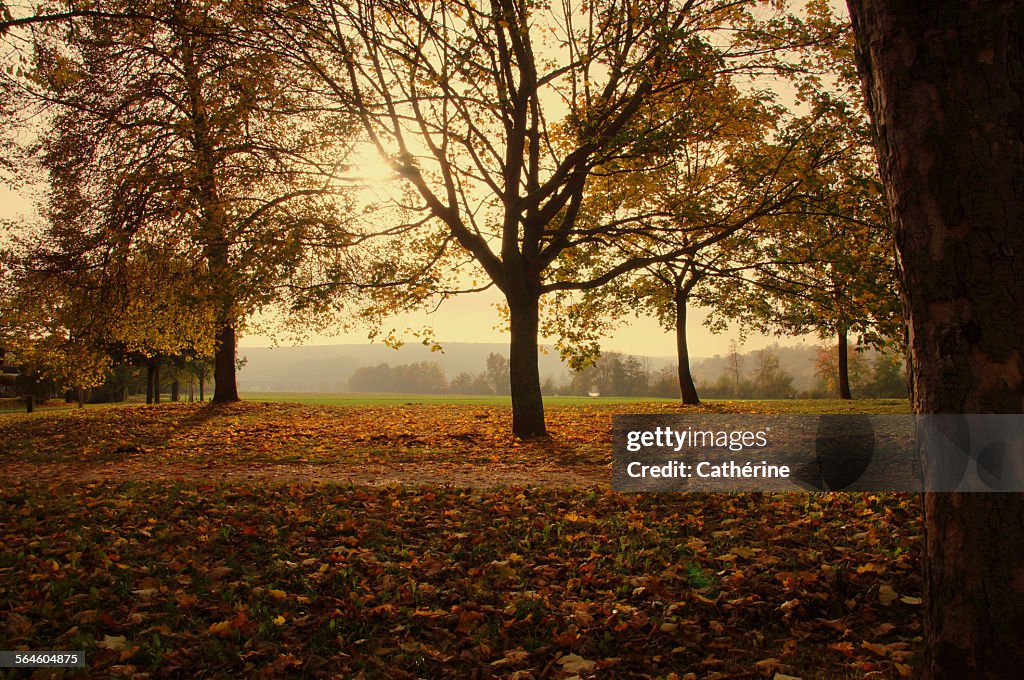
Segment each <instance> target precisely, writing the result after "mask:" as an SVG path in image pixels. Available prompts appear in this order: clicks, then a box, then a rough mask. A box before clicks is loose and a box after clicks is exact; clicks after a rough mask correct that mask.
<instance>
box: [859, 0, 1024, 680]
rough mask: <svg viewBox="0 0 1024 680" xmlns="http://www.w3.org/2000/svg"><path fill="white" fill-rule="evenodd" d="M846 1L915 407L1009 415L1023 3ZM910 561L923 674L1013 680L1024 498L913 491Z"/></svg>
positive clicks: (1016, 374) (1023, 603) (1020, 610)
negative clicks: (915, 553) (915, 517)
mask: <svg viewBox="0 0 1024 680" xmlns="http://www.w3.org/2000/svg"><path fill="white" fill-rule="evenodd" d="M849 4H850V10H851V14H852V16H853V22H854V30H855V33H856V36H857V43H858V58H859V62H860V64H859V66H860V69H861V75H862V78H863V81H864V89H865V95H866V98H867V102H868V108H869V111H870V112H871V115H872V122H873V125H874V128H875V132H876V136H877V145H878V156H879V162H880V166H881V172H882V178H883V180H884V182H885V185H886V191H887V193H888V196H889V200H890V205H891V207H892V213H893V218H894V224H895V233H896V247H897V250H898V252H899V255H900V259H901V262H902V270H903V271H902V277H903V285H904V289H905V306H906V310H907V314H908V320H909V324H910V328H909V332H910V335H909V339H910V360H909V369H910V374H911V376H912V387H913V395H912V399H913V405H914V410H915V411H917V412H920V413H1021V412H1022V410H1024V314H1021V310H1022V309H1024V274H1022V272H1024V153H1022V130H1024V47H1022V46H1024V3H1021V2H1019V0H976V1H975V2H971V3H967V2H956V1H954V0H944V1H941V2H936V3H934V4H929V3H921V2H918V1H917V0H849ZM923 454H924V455H926V456H927V455H928V452H927V451H924V452H923ZM923 558H924V574H925V597H926V616H925V650H926V651H925V654H926V658H925V662H924V664H923V673H924V677H926V678H950V679H951V680H952V679H954V678H1017V677H1020V674H1021V672H1022V669H1024V494H1020V493H990V494H981V493H978V494H960V493H950V494H939V493H928V494H926V495H925V545H924V555H923Z"/></svg>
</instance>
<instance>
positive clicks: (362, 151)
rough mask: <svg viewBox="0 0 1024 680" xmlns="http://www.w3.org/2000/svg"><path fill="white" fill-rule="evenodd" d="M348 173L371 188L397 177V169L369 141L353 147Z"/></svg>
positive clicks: (383, 184)
mask: <svg viewBox="0 0 1024 680" xmlns="http://www.w3.org/2000/svg"><path fill="white" fill-rule="evenodd" d="M348 174H349V175H350V177H351V178H352V179H353V180H354V181H356V182H358V183H360V184H365V185H366V186H367V187H369V188H380V187H383V186H385V185H387V184H389V183H390V182H392V181H394V179H395V171H394V170H393V169H392V168H391V167H390V166H389V165H388V164H387V162H386V161H385V160H384V159H383V158H381V157H380V154H378V153H377V149H376V148H374V146H373V145H372V144H369V143H362V144H360V145H358V146H357V147H356V148H355V149H353V152H352V160H351V163H350V164H349V173H348Z"/></svg>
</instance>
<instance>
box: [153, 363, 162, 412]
mask: <svg viewBox="0 0 1024 680" xmlns="http://www.w3.org/2000/svg"><path fill="white" fill-rule="evenodd" d="M153 403H154V404H159V403H160V362H159V361H156V362H154V363H153Z"/></svg>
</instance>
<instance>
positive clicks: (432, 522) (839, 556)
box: [0, 402, 921, 680]
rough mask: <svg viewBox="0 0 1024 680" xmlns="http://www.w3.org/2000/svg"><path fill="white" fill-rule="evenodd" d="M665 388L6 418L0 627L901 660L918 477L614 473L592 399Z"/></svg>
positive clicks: (794, 663)
mask: <svg viewBox="0 0 1024 680" xmlns="http://www.w3.org/2000/svg"><path fill="white" fill-rule="evenodd" d="M814 406H815V407H816V410H819V411H821V410H844V409H847V410H848V409H851V408H853V409H856V410H860V411H865V410H867V411H876V412H886V411H900V410H905V409H906V404H905V402H902V403H901V402H872V403H866V402H860V403H856V404H854V405H853V406H852V407H851V405H849V404H842V403H839V402H824V403H818V404H816V405H814ZM680 408H681V407H679V406H677V405H675V404H673V403H658V404H640V403H631V404H608V403H596V404H593V405H590V404H587V403H577V404H571V405H562V406H556V407H553V408H552V409H551V410H550V412H549V424H550V427H551V431H552V435H553V437H552V439H551V440H549V441H539V442H519V441H517V440H515V439H514V438H513V437H511V435H509V434H508V430H509V425H510V422H509V420H510V416H509V413H508V408H507V407H505V406H503V405H500V404H487V403H469V404H461V405H454V406H453V405H443V404H437V403H435V404H415V405H405V404H393V403H392V404H388V403H378V404H362V405H358V406H348V407H337V406H323V405H313V404H289V403H250V402H243V403H241V404H234V405H228V406H218V407H210V406H203V405H185V404H168V405H161V406H155V407H146V406H128V407H121V408H103V409H90V408H87V409H83V410H64V411H60V412H51V413H37V414H32V415H21V414H17V415H14V414H9V415H2V416H0V457H2V459H3V461H4V472H5V480H6V485H5V488H4V489H3V491H2V492H0V516H2V517H4V518H5V520H4V522H3V529H2V530H0V648H2V649H18V648H27V649H65V650H69V649H81V650H84V651H85V652H86V657H87V659H88V662H89V667H88V668H87V669H85V670H84V671H80V672H79V675H81V676H87V677H107V676H124V677H140V678H145V677H154V678H155V677H181V676H196V675H201V676H202V677H225V678H228V677H243V676H263V677H282V676H293V677H378V678H406V677H407V678H417V677H426V678H434V677H453V678H454V677H459V678H461V677H480V678H485V677H502V678H519V679H521V680H525V678H570V677H576V676H579V677H601V678H605V677H609V678H671V677H676V678H687V677H693V678H740V677H751V678H754V677H768V678H771V677H773V676H775V675H776V674H782V675H791V676H797V677H803V678H836V677H839V678H844V677H848V678H860V677H878V678H896V677H903V676H909V675H912V674H913V672H914V671H913V668H914V666H913V664H914V656H915V654H916V653H917V652H918V649H919V644H920V637H919V633H920V626H921V606H920V605H921V602H920V599H919V597H920V587H921V585H920V578H919V574H918V551H919V546H920V517H919V515H920V509H919V506H918V499H917V498H916V497H914V496H910V495H898V494H886V495H882V494H661V495H653V494H651V495H647V494H616V493H614V492H612V491H611V490H610V489H609V488H608V480H609V479H610V452H609V446H608V442H609V439H610V423H611V414H612V413H615V412H620V413H621V412H627V411H629V412H651V411H652V410H653V411H658V410H661V411H665V410H667V411H671V412H674V411H678V410H679V409H680ZM809 408H810V406H809V405H808V404H807V403H800V402H797V403H786V402H774V403H717V404H712V405H709V406H705V407H703V409H704V410H709V411H714V410H724V411H735V410H744V411H761V410H773V411H779V410H789V411H792V412H801V411H804V412H806V411H807V410H808V409H809ZM67 676H68V677H76V675H75V672H74V671H72V672H69V673H68V674H67ZM19 677H21V676H19Z"/></svg>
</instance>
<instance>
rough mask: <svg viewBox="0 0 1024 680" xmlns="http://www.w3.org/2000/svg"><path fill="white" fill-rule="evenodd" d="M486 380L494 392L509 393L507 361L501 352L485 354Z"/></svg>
mask: <svg viewBox="0 0 1024 680" xmlns="http://www.w3.org/2000/svg"><path fill="white" fill-rule="evenodd" d="M486 372H487V381H488V382H489V383H490V385H491V389H493V390H494V393H495V394H508V393H509V384H510V380H509V378H510V376H509V362H508V359H507V358H506V357H505V356H504V355H501V354H498V353H496V352H491V353H490V354H488V355H487V371H486Z"/></svg>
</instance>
